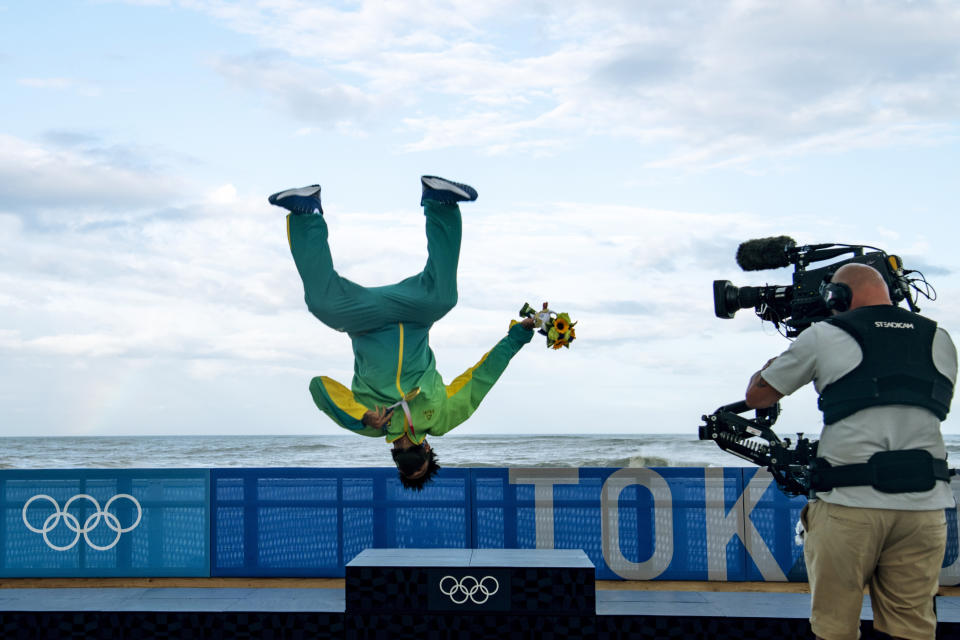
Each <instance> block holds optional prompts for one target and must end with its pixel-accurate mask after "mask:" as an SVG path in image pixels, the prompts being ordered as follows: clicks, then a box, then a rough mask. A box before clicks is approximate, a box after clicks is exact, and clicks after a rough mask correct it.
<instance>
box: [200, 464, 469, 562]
mask: <svg viewBox="0 0 960 640" xmlns="http://www.w3.org/2000/svg"><path fill="white" fill-rule="evenodd" d="M211 486H212V490H213V501H212V509H213V512H214V513H215V514H216V516H215V518H214V519H213V529H212V533H211V535H212V540H213V541H214V554H213V563H212V566H211V574H212V575H214V576H319V577H342V576H343V575H344V566H345V565H346V563H347V562H349V561H350V560H352V559H353V558H354V556H356V555H357V554H358V553H360V552H361V551H363V550H364V549H368V548H388V547H389V548H413V547H418V548H465V547H467V545H468V542H469V540H470V525H471V512H470V508H469V495H470V492H469V491H468V488H469V486H470V472H469V470H467V469H445V470H443V471H442V472H441V474H439V475H438V476H437V478H436V479H435V480H434V481H433V482H432V483H431V484H430V485H429V486H428V489H427V490H425V491H423V492H422V493H416V492H412V491H407V490H406V489H404V488H403V487H402V485H401V484H400V482H399V481H398V480H397V472H396V471H395V470H393V469H381V468H367V469H302V468H297V469H214V470H212V471H211Z"/></svg>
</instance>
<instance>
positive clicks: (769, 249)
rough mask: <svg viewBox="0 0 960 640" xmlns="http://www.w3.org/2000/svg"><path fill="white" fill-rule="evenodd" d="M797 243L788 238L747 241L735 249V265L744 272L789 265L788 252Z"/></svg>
mask: <svg viewBox="0 0 960 640" xmlns="http://www.w3.org/2000/svg"><path fill="white" fill-rule="evenodd" d="M796 246H797V241H796V240H794V239H793V238H791V237H790V236H775V237H772V238H758V239H756V240H747V241H746V242H744V243H742V244H741V245H740V246H739V247H738V248H737V264H738V265H739V266H740V268H741V269H743V270H744V271H762V270H763V269H779V268H780V267H786V266H789V265H790V253H789V252H790V250H791V249H793V248H794V247H796Z"/></svg>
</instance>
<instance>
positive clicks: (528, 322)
mask: <svg viewBox="0 0 960 640" xmlns="http://www.w3.org/2000/svg"><path fill="white" fill-rule="evenodd" d="M533 323H534V319H533V316H531V317H529V318H524V319H523V320H521V321H520V326H521V327H523V328H524V329H529V330H530V331H533Z"/></svg>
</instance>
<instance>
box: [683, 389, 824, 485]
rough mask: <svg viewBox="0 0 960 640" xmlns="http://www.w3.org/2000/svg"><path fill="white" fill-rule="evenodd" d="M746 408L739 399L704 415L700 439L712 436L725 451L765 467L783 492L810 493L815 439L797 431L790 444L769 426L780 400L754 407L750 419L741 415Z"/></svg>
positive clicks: (776, 415)
mask: <svg viewBox="0 0 960 640" xmlns="http://www.w3.org/2000/svg"><path fill="white" fill-rule="evenodd" d="M747 411H750V407H748V406H747V404H746V402H743V401H740V402H734V403H731V404H727V405H724V406H722V407H720V408H719V409H717V410H716V411H714V412H713V413H711V414H709V415H705V416H703V421H704V424H702V425H701V426H700V434H699V435H700V439H701V440H713V441H714V442H716V443H717V446H718V447H720V448H721V449H723V450H724V451H728V452H730V453H732V454H734V455H735V456H739V457H741V458H743V459H744V460H747V461H749V462H752V463H753V464H756V465H759V466H761V467H765V468H766V469H767V470H768V471H769V472H770V473H771V474H772V475H773V477H774V480H776V482H777V485H778V486H779V487H780V489H781V490H782V491H783V492H784V493H786V494H789V495H809V493H810V471H811V467H810V465H811V463H812V462H813V460H814V458H816V454H817V443H816V441H814V442H810V441H809V440H808V439H806V438H804V437H803V434H798V436H797V444H796V447H792V443H791V441H790V439H789V438H785V439H783V440H781V439H780V437H779V436H777V434H776V433H774V432H773V429H771V427H772V426H773V424H774V423H775V422H776V421H777V417H778V416H779V414H780V405H779V403H778V404H775V405H773V406H772V407H769V408H767V409H757V410H756V416H755V417H754V418H752V419H750V418H744V417H743V416H741V415H740V414H741V413H746V412H747ZM754 438H756V440H753V439H754Z"/></svg>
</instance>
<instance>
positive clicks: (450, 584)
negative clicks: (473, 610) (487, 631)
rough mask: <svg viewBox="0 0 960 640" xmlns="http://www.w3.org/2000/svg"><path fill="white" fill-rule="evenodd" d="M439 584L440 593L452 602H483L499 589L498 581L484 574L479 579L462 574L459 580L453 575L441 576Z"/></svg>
mask: <svg viewBox="0 0 960 640" xmlns="http://www.w3.org/2000/svg"><path fill="white" fill-rule="evenodd" d="M488 581H489V582H488ZM491 583H492V584H491ZM439 586H440V593H442V594H443V595H445V596H449V597H450V600H451V601H452V602H453V603H454V604H464V603H465V602H466V601H467V600H470V601H472V602H473V603H474V604H483V603H484V602H486V601H487V600H489V599H490V596H492V595H493V594H495V593H496V592H497V591H499V590H500V583H499V582H498V581H497V579H496V578H494V577H493V576H484V577H483V578H481V579H479V580H477V579H476V578H474V577H473V576H463V577H462V578H460V579H459V580H457V579H456V578H454V577H453V576H443V578H441V579H440V585H439ZM478 593H479V594H480V595H477V594H478ZM461 596H462V597H461Z"/></svg>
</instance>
